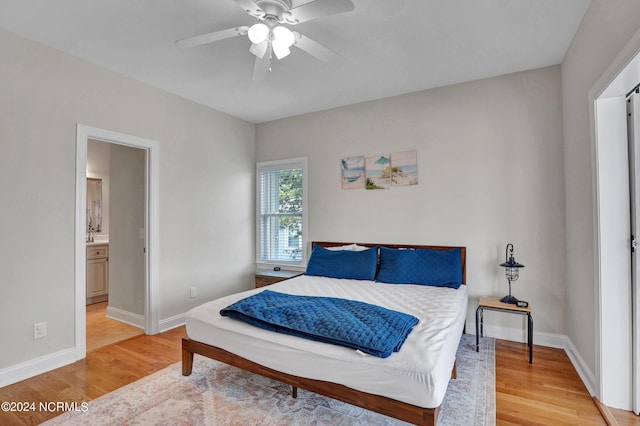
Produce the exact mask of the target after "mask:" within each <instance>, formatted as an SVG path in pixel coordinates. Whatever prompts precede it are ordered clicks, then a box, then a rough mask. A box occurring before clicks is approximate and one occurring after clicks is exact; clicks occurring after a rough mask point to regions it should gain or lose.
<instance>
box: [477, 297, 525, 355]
mask: <svg viewBox="0 0 640 426" xmlns="http://www.w3.org/2000/svg"><path fill="white" fill-rule="evenodd" d="M485 309H488V310H490V311H498V312H507V313H511V314H519V315H526V316H527V344H528V345H529V364H533V317H532V316H531V314H532V312H531V306H528V307H526V308H519V307H517V306H516V305H511V304H509V303H502V302H501V301H500V298H499V297H481V298H480V303H478V309H476V352H479V351H480V336H482V335H484V310H485Z"/></svg>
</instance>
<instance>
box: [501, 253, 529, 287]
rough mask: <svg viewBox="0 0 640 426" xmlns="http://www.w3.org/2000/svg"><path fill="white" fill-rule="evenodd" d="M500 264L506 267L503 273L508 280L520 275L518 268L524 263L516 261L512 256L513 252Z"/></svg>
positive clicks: (522, 266) (515, 278) (513, 279)
mask: <svg viewBox="0 0 640 426" xmlns="http://www.w3.org/2000/svg"><path fill="white" fill-rule="evenodd" d="M500 266H502V267H504V268H506V269H505V270H504V274H505V276H506V277H507V279H508V280H509V281H515V280H517V279H518V277H519V276H520V268H524V265H522V264H520V263H518V262H516V260H515V259H514V258H513V254H511V256H510V257H509V260H507V261H506V262H503V263H501V264H500Z"/></svg>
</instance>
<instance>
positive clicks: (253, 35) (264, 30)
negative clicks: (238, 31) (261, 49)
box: [247, 22, 269, 44]
mask: <svg viewBox="0 0 640 426" xmlns="http://www.w3.org/2000/svg"><path fill="white" fill-rule="evenodd" d="M247 35H248V36H249V40H251V42H252V43H254V44H260V43H262V42H263V41H265V40H266V39H267V37H269V27H268V26H267V25H266V24H263V23H262V22H258V23H257V24H254V25H252V26H251V28H249V31H248V33H247Z"/></svg>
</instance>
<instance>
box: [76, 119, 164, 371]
mask: <svg viewBox="0 0 640 426" xmlns="http://www.w3.org/2000/svg"><path fill="white" fill-rule="evenodd" d="M88 139H95V140H98V141H101V142H108V143H114V144H118V145H125V146H129V147H133V148H140V149H144V150H145V151H146V152H147V155H146V166H147V167H146V173H145V174H146V179H145V181H146V182H145V194H146V197H145V221H146V225H145V227H146V229H147V232H146V233H145V247H146V249H147V253H146V256H145V263H146V265H145V270H146V279H145V290H144V295H145V301H144V322H145V325H144V332H145V334H157V333H158V331H159V319H158V300H159V287H160V283H159V281H160V275H159V268H160V262H159V260H160V259H159V255H160V250H159V200H158V194H159V185H160V175H159V170H160V143H159V142H158V141H154V140H151V139H145V138H141V137H138V136H132V135H127V134H124V133H118V132H113V131H110V130H104V129H99V128H97V127H91V126H87V125H84V124H79V123H78V124H77V125H76V215H75V217H76V219H75V222H76V223H75V241H76V243H75V358H76V360H79V359H83V358H85V357H86V355H87V336H86V327H87V313H86V291H87V277H86V273H87V270H86V261H87V254H86V231H85V224H86V205H87V204H86V201H87V179H86V177H87V140H88Z"/></svg>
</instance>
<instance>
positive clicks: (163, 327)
mask: <svg viewBox="0 0 640 426" xmlns="http://www.w3.org/2000/svg"><path fill="white" fill-rule="evenodd" d="M184 321H185V314H178V315H174V316H172V317H170V318H165V319H163V320H160V333H162V332H165V331H169V330H171V329H174V328H176V327H180V326H181V325H184Z"/></svg>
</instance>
